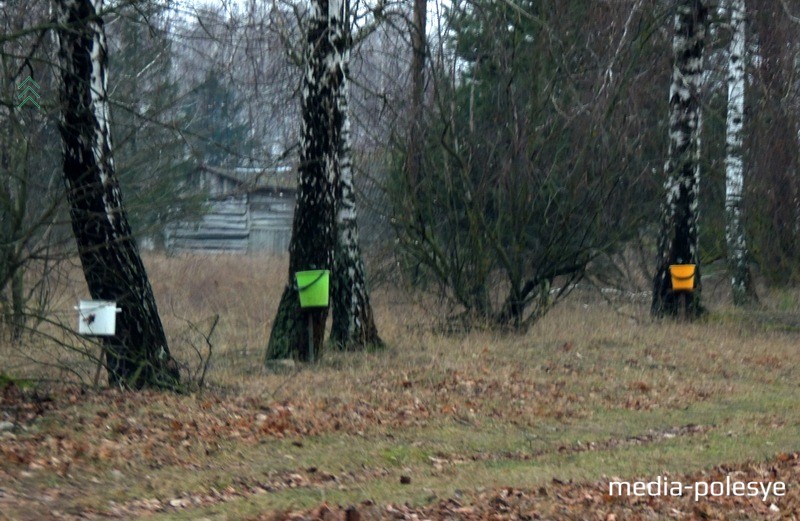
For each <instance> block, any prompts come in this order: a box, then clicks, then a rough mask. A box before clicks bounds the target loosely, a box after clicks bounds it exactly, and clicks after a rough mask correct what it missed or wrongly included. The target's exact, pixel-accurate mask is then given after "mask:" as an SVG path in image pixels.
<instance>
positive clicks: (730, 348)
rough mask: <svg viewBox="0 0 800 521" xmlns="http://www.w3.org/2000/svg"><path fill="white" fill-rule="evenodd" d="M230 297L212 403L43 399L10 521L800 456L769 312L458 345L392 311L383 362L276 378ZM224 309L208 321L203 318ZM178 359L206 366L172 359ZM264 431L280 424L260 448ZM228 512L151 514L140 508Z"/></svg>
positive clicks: (794, 411)
mask: <svg viewBox="0 0 800 521" xmlns="http://www.w3.org/2000/svg"><path fill="white" fill-rule="evenodd" d="M160 262H164V263H168V261H164V260H162V261H160ZM174 262H180V260H176V261H174ZM248 262H249V261H248ZM167 268H168V266H167V264H165V265H164V266H160V267H159V269H157V270H156V274H158V273H159V270H161V271H162V272H168V270H167ZM201 269H203V268H202V266H195V271H200V270H201ZM277 271H280V270H276V272H277ZM180 273H183V272H182V271H181V272H180ZM282 275H283V273H282V272H281V273H280V277H279V278H280V279H281V280H282ZM209 277H210V276H208V277H199V276H194V277H188V275H186V276H185V277H184V278H183V279H181V278H178V282H176V284H178V283H180V284H181V285H180V286H179V287H175V288H172V289H170V288H165V287H161V288H160V293H159V291H157V294H161V295H163V294H164V292H165V291H166V292H167V294H170V293H169V292H170V291H172V292H174V294H175V295H178V296H181V298H183V297H186V298H188V296H189V295H197V294H202V291H206V290H205V288H196V287H193V286H192V284H193V281H194V279H197V280H200V279H203V278H205V279H208V278H209ZM211 278H213V277H211ZM273 278H274V277H273ZM155 280H159V279H155ZM162 284H163V283H162ZM233 286H234V287H235V288H236V292H235V295H234V292H233V290H225V291H224V293H225V294H226V295H227V297H226V298H228V299H229V300H226V301H225V306H226V307H225V314H224V315H223V317H222V321H221V323H220V329H219V331H220V335H221V336H219V337H217V338H215V339H214V341H215V348H214V352H215V358H214V359H213V363H212V366H211V370H210V372H209V374H208V380H209V382H210V384H211V386H212V387H211V389H210V390H205V391H204V393H202V394H194V395H184V396H172V395H159V394H156V393H151V394H146V393H145V394H138V395H137V394H130V395H128V394H113V393H105V394H99V395H96V394H93V393H88V394H87V395H76V396H73V397H72V398H71V397H70V394H74V392H73V391H72V390H70V389H71V388H69V387H66V388H61V387H58V386H56V387H52V388H50V390H49V391H50V394H51V395H52V397H53V399H54V403H53V407H52V409H48V410H46V411H44V413H42V414H39V415H36V417H35V419H31V420H24V422H23V423H25V427H26V430H20V431H18V432H15V433H14V436H15V437H14V439H8V440H0V442H2V445H0V446H1V447H2V450H5V451H7V452H5V453H4V452H0V480H2V479H3V478H4V477H6V478H8V479H6V480H4V483H3V485H2V487H3V488H5V489H6V490H8V491H10V492H13V493H14V494H16V495H15V496H14V497H15V499H14V500H13V501H8V502H6V504H3V505H2V507H3V509H4V514H5V515H7V516H10V517H11V518H13V519H37V518H42V517H43V516H44V517H47V516H49V515H50V512H51V511H59V512H66V513H71V514H74V515H78V514H81V513H90V514H91V513H98V512H99V513H115V512H116V515H119V516H121V517H124V518H131V519H133V518H136V517H137V516H139V517H142V518H148V519H156V520H160V519H202V518H207V519H220V520H221V519H242V518H247V517H254V516H257V515H259V514H261V513H264V512H268V511H280V510H285V509H301V508H311V507H314V506H316V505H318V504H320V503H321V502H329V503H332V504H343V505H348V504H356V503H359V502H360V501H363V500H367V499H369V500H372V501H374V502H376V503H377V504H379V505H380V504H384V503H390V502H391V503H405V502H408V503H410V504H425V503H429V502H431V501H434V500H435V499H437V498H446V497H456V496H459V497H461V496H462V495H463V496H464V497H469V494H471V493H474V492H475V491H477V490H481V489H484V488H493V487H508V486H510V487H518V488H528V489H536V488H537V487H539V486H546V485H547V484H548V483H550V482H551V481H552V480H553V479H554V478H557V479H559V480H564V481H566V480H576V481H586V482H594V481H598V480H604V479H608V477H610V476H620V477H624V478H627V479H631V478H633V477H647V476H654V475H658V474H661V473H664V472H669V473H670V474H671V475H674V476H678V475H684V474H689V473H692V472H695V471H698V470H701V469H707V468H709V467H712V466H715V465H718V464H722V463H737V462H746V461H763V460H766V459H767V458H771V457H774V456H775V455H777V454H780V453H784V452H792V451H795V450H798V449H800V442H799V441H798V439H797V432H798V427H800V423H798V419H797V418H800V415H799V414H798V412H800V392H798V391H799V390H800V389H799V388H798V383H797V382H800V352H798V350H797V345H798V333H797V331H796V330H792V329H791V328H785V327H779V326H778V325H773V323H772V322H770V321H769V320H763V319H762V318H759V317H760V315H758V313H762V314H763V313H767V314H769V313H773V312H771V311H769V309H770V308H769V307H768V306H767V307H765V308H764V309H762V310H760V311H758V312H757V313H754V312H742V311H738V310H736V311H734V310H727V309H723V310H719V311H715V312H714V313H712V314H711V316H709V317H708V319H707V320H704V321H701V322H699V323H693V324H686V323H676V322H670V321H663V322H652V321H650V320H649V319H648V318H647V317H646V315H645V313H646V309H641V310H639V313H640V316H639V319H640V320H639V322H632V321H631V320H630V319H629V318H628V317H624V316H621V315H618V314H616V313H614V312H613V311H612V310H610V309H609V308H607V307H605V306H603V305H601V304H597V303H592V302H590V303H589V304H588V305H586V304H585V303H584V302H583V301H580V300H577V299H576V300H574V301H570V302H567V303H565V305H563V306H561V307H559V308H557V309H556V310H555V311H554V312H552V313H551V314H550V315H548V316H547V317H545V318H544V319H543V320H542V321H541V322H540V323H538V324H537V325H536V326H535V327H534V328H533V329H532V330H531V331H530V332H529V333H528V334H526V335H519V336H516V335H498V334H493V333H488V332H473V333H469V334H465V335H460V336H458V337H447V336H442V335H438V334H434V333H430V332H425V331H424V330H423V329H420V328H417V327H412V326H414V325H415V324H418V323H422V322H423V321H424V319H425V318H426V317H427V315H426V314H425V313H423V312H422V311H421V310H420V309H419V308H418V307H417V306H416V305H414V304H412V303H409V302H405V301H402V300H401V299H398V298H396V297H395V296H391V295H383V296H381V295H380V294H379V296H378V298H376V304H375V306H376V313H377V319H378V324H379V327H381V334H382V336H383V338H384V340H386V342H387V348H386V349H384V350H381V351H377V352H369V353H329V354H327V356H326V357H325V358H324V359H323V360H322V361H321V362H320V363H319V364H317V365H315V366H311V367H309V366H305V367H298V368H296V369H292V370H288V371H284V372H282V373H274V372H270V371H261V370H260V367H261V362H262V356H263V342H264V341H265V334H264V332H265V331H268V329H267V328H268V324H267V325H265V324H263V323H262V322H259V321H258V320H257V316H258V315H257V314H255V312H254V310H258V314H262V315H263V316H272V313H273V312H274V309H272V308H270V306H272V305H273V302H272V300H270V297H269V295H267V296H265V295H263V294H262V293H263V291H260V290H259V286H258V285H257V284H247V283H246V281H238V282H237V281H234V283H233ZM248 292H251V293H248ZM234 296H235V298H234ZM207 297H208V295H206V298H207ZM390 297H391V298H390ZM175 298H177V297H175ZM192 302H197V300H195V301H192ZM777 306H778V308H781V307H785V306H784V304H781V303H780V302H779V303H778V304H777ZM216 310H217V309H208V308H206V307H203V306H200V305H198V308H197V309H195V310H193V313H194V315H192V316H193V317H194V318H195V319H196V320H198V321H200V320H201V319H202V317H207V316H210V314H211V312H212V311H216ZM187 313H188V311H187ZM776 313H777V314H776ZM780 313H783V312H782V311H781V312H780ZM780 313H778V312H774V313H773V315H774V316H778V317H779V318H780V321H782V322H786V320H787V318H786V315H784V314H780ZM415 321H416V322H415ZM234 323H236V324H238V326H237V327H233V326H232V324H234ZM167 324H168V327H169V328H172V329H171V331H172V332H171V334H172V335H173V338H177V337H178V336H179V335H177V334H176V331H178V330H179V328H178V326H177V325H176V323H174V322H170V321H169V320H167ZM173 349H174V351H175V352H176V354H177V355H178V357H179V358H181V359H184V360H188V359H191V356H192V354H193V351H192V350H191V346H190V345H187V344H181V342H179V341H174V340H173ZM2 354H3V353H0V355H2ZM75 363H76V364H80V363H84V362H81V361H79V360H76V361H75ZM87 367H88V368H89V369H91V366H87ZM244 368H246V369H247V370H246V371H245V369H244ZM26 377H27V375H26ZM0 378H5V375H4V374H3V375H2V376H0ZM0 383H1V382H0ZM15 383H17V382H16V381H15ZM17 385H19V384H17ZM19 387H23V386H22V385H19ZM23 391H24V392H27V393H30V392H31V391H30V390H29V389H28V390H23ZM73 398H74V399H73ZM3 407H4V410H6V408H8V410H9V411H11V410H12V409H13V411H14V414H17V412H18V411H17V409H19V408H20V407H21V406H20V405H13V406H12V405H7V404H4V405H3ZM26 410H27V409H26ZM276 411H277V412H276ZM280 411H284V412H285V411H289V412H288V413H286V414H287V418H288V419H287V420H286V422H287V423H286V424H285V425H283V424H281V423H280V422H279V420H280V416H279V413H280ZM260 417H268V418H269V419H270V421H273V418H274V421H275V422H277V423H275V424H274V425H273V424H269V423H268V424H267V425H268V426H271V428H270V429H267V430H263V429H261V427H259V425H260V424H259V423H258V422H259V421H260V420H258V418H260ZM262 419H263V418H262ZM690 426H695V427H690ZM54 440H55V441H54ZM76 446H85V449H83V452H81V451H77V452H76V450H75V447H76ZM64 447H66V448H64ZM103 447H108V450H106V451H105V452H103V451H102V450H101V449H102V448H103ZM145 449H146V450H145ZM13 451H23V452H24V451H28V452H26V453H25V454H27V456H26V457H28V459H25V462H24V463H19V462H16V460H15V459H14V457H13V454H16V453H14V452H13ZM79 452H80V454H79ZM3 454H6V457H5V459H3V458H2V456H3ZM23 459H24V458H23ZM54 459H55V461H56V462H57V463H54V462H53V460H54ZM37 462H39V463H41V465H39V463H37ZM31 464H34V467H33V468H32V467H31ZM36 465H39V467H43V468H36ZM401 476H407V477H409V478H410V479H411V483H409V484H401V483H400V477H401ZM334 478H335V479H334ZM219 495H222V496H224V501H218V500H214V502H213V504H200V505H190V506H186V507H181V508H174V507H171V506H168V507H167V508H166V511H164V512H158V513H152V512H149V511H147V510H146V508H144V507H142V506H141V505H142V502H143V501H145V500H158V501H159V502H160V503H161V504H167V505H168V504H169V502H170V501H171V500H179V499H186V498H191V497H192V496H198V497H201V499H202V498H209V497H216V496H219ZM42 496H48V497H50V496H52V497H53V499H52V500H49V501H41V500H40V499H41V497H42ZM26 498H27V499H26ZM37 498H38V499H37ZM115 509H116V510H115ZM0 519H3V517H2V515H0Z"/></svg>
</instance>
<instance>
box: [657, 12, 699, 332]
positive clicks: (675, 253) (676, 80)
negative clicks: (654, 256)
mask: <svg viewBox="0 0 800 521" xmlns="http://www.w3.org/2000/svg"><path fill="white" fill-rule="evenodd" d="M676 10H677V12H676V13H675V17H674V25H673V29H674V35H673V40H672V52H673V57H674V58H673V59H674V62H673V69H672V82H671V85H670V93H669V110H670V115H669V151H668V156H667V162H666V164H665V166H664V171H665V174H666V177H667V180H666V182H665V184H664V188H665V192H666V199H665V203H664V206H663V208H662V229H661V236H660V240H659V250H658V267H657V271H656V275H655V277H654V281H653V303H652V307H651V313H652V314H653V315H655V316H663V315H665V314H669V315H678V314H679V313H680V311H681V308H682V307H684V308H685V312H686V315H687V316H690V317H695V316H697V315H699V314H700V313H701V310H702V308H701V305H700V291H699V290H700V288H701V283H700V282H701V280H700V257H699V254H698V253H699V252H698V244H697V236H698V230H697V226H698V213H699V209H698V202H699V198H698V191H699V188H700V132H701V122H702V117H701V108H700V102H699V93H700V87H701V85H702V77H703V48H704V46H705V37H706V18H707V9H706V6H705V5H704V2H703V1H702V0H681V1H680V2H678V5H677V7H676ZM670 264H695V265H696V266H697V268H696V272H695V285H696V290H695V291H694V292H693V293H688V294H687V293H682V294H676V293H673V292H672V281H671V279H670V272H669V266H670Z"/></svg>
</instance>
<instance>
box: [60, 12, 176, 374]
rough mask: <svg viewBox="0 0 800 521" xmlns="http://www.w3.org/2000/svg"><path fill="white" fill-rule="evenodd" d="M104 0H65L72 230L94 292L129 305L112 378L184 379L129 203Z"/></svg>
mask: <svg viewBox="0 0 800 521" xmlns="http://www.w3.org/2000/svg"><path fill="white" fill-rule="evenodd" d="M102 4H103V2H102V0H58V2H57V3H56V5H57V9H58V22H59V24H58V31H57V33H58V40H59V64H60V68H61V82H62V84H61V120H60V124H59V130H60V133H61V139H62V143H63V160H64V162H63V165H64V182H65V185H66V190H67V199H68V201H69V205H70V218H71V221H72V230H73V232H74V234H75V240H76V242H77V245H78V253H79V255H80V259H81V265H82V267H83V272H84V275H85V277H86V283H87V285H88V287H89V293H90V295H91V296H92V298H93V299H97V300H114V301H116V302H117V305H118V307H120V308H122V312H121V313H119V315H118V317H117V326H116V327H117V329H116V335H115V336H113V337H104V343H103V345H104V353H105V358H106V366H107V369H108V379H109V384H111V385H118V386H125V387H131V388H135V389H138V388H142V387H168V388H173V387H175V386H177V385H178V383H179V378H178V371H177V364H176V363H175V361H174V360H173V359H172V358H171V357H170V353H169V348H168V346H167V339H166V335H165V334H164V328H163V327H162V324H161V319H160V318H159V315H158V309H157V307H156V301H155V297H154V296H153V290H152V288H151V287H150V282H149V281H148V279H147V273H146V272H145V268H144V265H143V264H142V260H141V257H140V256H139V250H138V248H137V246H136V243H135V241H134V239H133V236H132V233H131V227H130V225H129V223H128V218H127V214H126V212H125V209H124V207H123V204H122V195H121V193H120V189H119V181H118V179H117V176H116V173H115V170H114V161H113V158H112V147H111V133H110V129H109V109H108V95H107V87H106V66H107V47H106V38H105V29H104V27H103V20H102V18H101V17H100V15H99V13H100V11H101V10H102Z"/></svg>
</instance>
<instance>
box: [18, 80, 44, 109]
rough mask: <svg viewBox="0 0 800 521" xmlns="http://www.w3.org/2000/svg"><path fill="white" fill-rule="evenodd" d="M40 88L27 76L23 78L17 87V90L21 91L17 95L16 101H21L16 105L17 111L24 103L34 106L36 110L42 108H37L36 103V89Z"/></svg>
mask: <svg viewBox="0 0 800 521" xmlns="http://www.w3.org/2000/svg"><path fill="white" fill-rule="evenodd" d="M38 88H40V87H39V84H38V83H36V82H35V81H33V78H31V77H30V76H28V77H27V78H25V79H24V80H23V81H22V83H20V84H19V85H17V90H19V91H21V92H18V93H17V99H19V100H22V101H20V102H19V105H17V108H18V109H21V108H22V107H23V106H24V105H25V104H26V103H28V102H31V103H33V104H34V105H36V108H37V109H41V108H42V107H40V106H39V103H37V101H36V100H37V99H40V98H41V96H39V93H38V92H36V89H38Z"/></svg>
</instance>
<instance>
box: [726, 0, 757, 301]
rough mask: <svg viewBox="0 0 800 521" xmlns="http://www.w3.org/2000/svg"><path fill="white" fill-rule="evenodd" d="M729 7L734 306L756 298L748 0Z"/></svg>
mask: <svg viewBox="0 0 800 521" xmlns="http://www.w3.org/2000/svg"><path fill="white" fill-rule="evenodd" d="M729 10H730V24H731V43H730V50H729V52H728V114H727V122H726V142H725V217H726V221H725V240H726V242H727V246H728V266H729V270H730V276H731V292H732V295H733V302H734V304H735V305H744V304H747V303H748V302H751V301H752V300H754V299H755V298H756V297H755V291H754V288H753V285H752V278H751V274H750V268H749V266H748V258H749V255H748V251H747V240H746V235H745V230H744V223H743V221H742V197H743V193H744V159H743V153H742V128H743V126H744V99H745V98H744V94H745V58H746V55H745V42H746V34H747V33H746V31H747V28H746V10H745V0H729Z"/></svg>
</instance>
